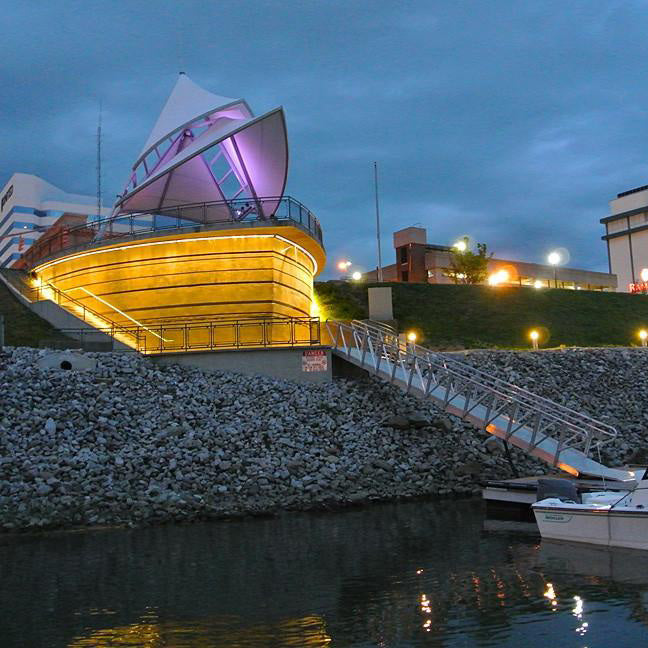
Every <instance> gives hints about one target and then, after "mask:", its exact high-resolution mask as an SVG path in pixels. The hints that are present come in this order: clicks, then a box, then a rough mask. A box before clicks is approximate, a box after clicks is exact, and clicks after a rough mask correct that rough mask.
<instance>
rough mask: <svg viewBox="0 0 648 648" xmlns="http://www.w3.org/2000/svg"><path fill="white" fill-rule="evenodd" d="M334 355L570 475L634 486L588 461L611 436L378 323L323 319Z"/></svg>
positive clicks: (625, 474) (628, 475)
mask: <svg viewBox="0 0 648 648" xmlns="http://www.w3.org/2000/svg"><path fill="white" fill-rule="evenodd" d="M326 328H327V331H328V333H329V336H330V340H331V346H332V350H333V353H334V354H335V355H337V356H339V357H341V358H344V359H345V360H347V361H348V362H351V363H352V364H354V365H356V366H358V367H361V368H362V369H366V370H367V371H369V372H371V373H373V374H375V375H376V376H378V377H379V378H382V379H383V380H386V381H387V382H390V383H392V384H394V385H397V386H398V387H400V388H401V389H402V390H403V391H405V392H406V393H410V394H413V395H416V396H419V397H422V398H429V399H430V400H431V401H432V402H433V403H434V404H435V405H437V406H438V407H439V408H441V409H442V410H444V411H446V412H448V413H449V414H454V415H455V416H459V417H460V418H462V419H463V420H465V421H469V422H470V423H472V424H473V425H475V427H477V428H478V429H480V430H485V431H487V432H488V433H490V434H492V435H494V436H497V437H499V438H500V439H503V440H504V441H507V442H508V443H511V444H512V445H514V446H516V447H518V448H520V449H521V450H523V451H524V452H526V453H528V454H530V455H533V456H535V457H538V458H539V459H542V460H543V461H546V462H547V463H549V464H551V465H552V466H555V467H556V468H559V469H561V470H564V471H565V472H568V473H570V474H572V475H575V476H577V475H579V474H583V475H589V476H592V477H600V478H604V479H612V480H617V481H634V480H635V477H634V473H632V472H630V471H626V470H619V469H615V468H608V467H607V466H604V465H602V464H601V463H599V462H597V461H595V460H594V459H591V458H590V457H589V455H590V453H592V452H593V451H594V450H595V449H597V448H598V447H600V446H602V445H604V444H605V443H609V442H610V441H612V440H613V439H614V438H615V437H616V435H617V432H616V430H615V429H614V428H613V427H611V426H610V425H607V424H605V423H601V422H599V421H596V420H594V419H592V418H590V417H589V416H587V415H585V414H582V413H580V412H576V411H575V410H572V409H570V408H568V407H565V406H564V405H560V404H558V403H555V402H553V401H551V400H548V399H546V398H542V397H541V396H537V395H536V394H533V393H531V392H529V391H527V390H526V389H522V388H521V387H518V386H516V385H513V384H511V383H508V382H506V381H503V380H500V379H498V378H495V377H494V376H491V375H490V374H488V373H486V372H484V371H480V370H479V369H476V368H474V367H471V366H470V365H468V364H466V363H464V362H461V361H459V360H455V359H454V358H451V357H449V356H448V355H444V354H441V353H437V352H434V351H430V350H429V349H426V348H424V347H421V346H418V345H415V344H409V343H408V344H404V343H403V342H401V341H400V340H399V338H398V336H397V335H396V334H395V332H394V331H393V329H390V328H389V327H387V326H385V325H381V324H379V323H377V322H375V323H374V322H370V321H369V322H367V321H357V320H356V321H352V322H350V323H347V322H339V321H332V320H328V321H327V322H326Z"/></svg>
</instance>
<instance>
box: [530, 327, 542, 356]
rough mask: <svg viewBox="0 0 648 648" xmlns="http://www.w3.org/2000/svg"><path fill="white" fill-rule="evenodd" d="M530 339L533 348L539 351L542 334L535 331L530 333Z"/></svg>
mask: <svg viewBox="0 0 648 648" xmlns="http://www.w3.org/2000/svg"><path fill="white" fill-rule="evenodd" d="M529 337H530V338H531V344H532V345H533V348H534V349H535V350H536V351H537V349H538V339H539V338H540V333H538V331H536V330H535V329H533V331H531V333H529Z"/></svg>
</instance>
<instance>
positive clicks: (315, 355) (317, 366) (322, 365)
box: [302, 350, 328, 372]
mask: <svg viewBox="0 0 648 648" xmlns="http://www.w3.org/2000/svg"><path fill="white" fill-rule="evenodd" d="M327 369H328V362H327V358H326V351H314V350H309V351H303V352H302V371H306V372H311V371H326V370H327Z"/></svg>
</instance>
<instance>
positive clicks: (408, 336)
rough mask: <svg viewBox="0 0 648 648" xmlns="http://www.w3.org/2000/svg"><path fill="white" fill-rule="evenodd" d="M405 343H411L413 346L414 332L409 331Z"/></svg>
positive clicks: (414, 340)
mask: <svg viewBox="0 0 648 648" xmlns="http://www.w3.org/2000/svg"><path fill="white" fill-rule="evenodd" d="M407 341H408V342H411V343H412V344H414V342H416V333H415V332H414V331H410V332H409V333H408V334H407Z"/></svg>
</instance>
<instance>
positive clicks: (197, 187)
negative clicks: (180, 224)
mask: <svg viewBox="0 0 648 648" xmlns="http://www.w3.org/2000/svg"><path fill="white" fill-rule="evenodd" d="M287 173H288V142H287V136H286V125H285V119H284V114H283V109H282V108H275V109H274V110H271V111H269V112H267V113H265V114H264V115H261V116H260V117H254V116H253V114H252V111H251V110H250V108H249V106H248V105H247V103H246V102H245V101H244V100H242V99H231V98H229V97H222V96H219V95H215V94H212V93H210V92H207V91H206V90H203V89H202V88H200V87H199V86H198V85H196V84H195V83H194V82H193V81H191V80H190V79H189V78H188V77H187V76H186V75H185V74H181V75H180V78H179V79H178V82H177V83H176V86H175V88H174V89H173V91H172V93H171V95H170V96H169V99H168V100H167V102H166V104H165V106H164V108H163V110H162V112H161V114H160V116H159V117H158V119H157V121H156V123H155V126H154V127H153V130H152V131H151V134H150V135H149V137H148V139H147V141H146V144H145V145H144V148H143V150H142V152H141V154H140V156H139V158H138V159H137V161H136V162H135V165H134V166H133V173H132V175H131V178H130V181H129V183H128V185H127V187H126V190H125V192H124V193H123V194H122V195H121V196H120V198H119V199H118V201H117V203H116V206H115V207H116V209H115V212H116V214H122V213H126V212H132V211H153V210H165V209H168V208H173V207H177V206H179V205H187V204H193V203H204V202H214V201H222V202H223V208H222V209H220V210H211V211H210V213H211V214H212V215H213V218H214V219H216V220H222V219H225V218H230V217H232V215H233V211H232V208H231V206H228V205H229V202H230V201H232V200H235V199H245V200H250V201H254V202H255V204H256V205H257V213H258V214H259V217H261V218H269V217H270V216H271V215H272V214H273V213H274V210H275V209H276V204H278V201H279V199H280V198H281V196H282V195H283V192H284V189H285V184H286V178H287ZM269 197H272V198H276V201H275V200H270V201H268V200H261V199H262V198H263V199H265V198H269Z"/></svg>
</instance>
